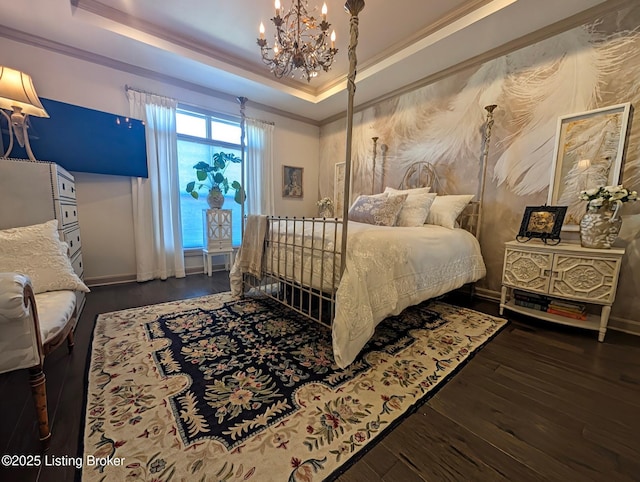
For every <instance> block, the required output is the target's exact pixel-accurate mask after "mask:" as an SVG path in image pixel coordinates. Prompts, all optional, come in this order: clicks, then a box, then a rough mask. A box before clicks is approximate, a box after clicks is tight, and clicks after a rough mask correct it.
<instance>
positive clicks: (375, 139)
mask: <svg viewBox="0 0 640 482" xmlns="http://www.w3.org/2000/svg"><path fill="white" fill-rule="evenodd" d="M378 139H379V137H372V138H371V140H372V141H373V169H372V171H373V174H372V175H371V194H375V193H376V154H377V150H378V149H377V144H378Z"/></svg>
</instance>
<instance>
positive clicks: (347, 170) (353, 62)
mask: <svg viewBox="0 0 640 482" xmlns="http://www.w3.org/2000/svg"><path fill="white" fill-rule="evenodd" d="M344 8H345V10H346V11H347V12H349V14H350V15H351V19H350V22H349V24H350V32H351V38H350V40H349V52H348V54H349V55H348V56H349V75H348V76H347V91H348V94H349V97H348V101H347V148H346V159H345V163H344V191H343V192H344V196H343V199H344V200H343V202H342V220H343V224H342V252H341V260H340V275H342V273H343V272H344V268H345V258H346V255H347V226H348V225H349V223H348V222H347V220H348V219H349V199H350V196H349V194H350V188H351V138H352V135H353V96H354V94H355V92H356V67H357V65H358V58H357V56H356V47H357V46H358V24H359V22H360V20H359V19H358V14H359V13H360V12H361V11H362V9H363V8H364V0H347V2H346V3H345V4H344Z"/></svg>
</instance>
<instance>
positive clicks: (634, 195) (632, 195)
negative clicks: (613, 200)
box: [627, 191, 638, 201]
mask: <svg viewBox="0 0 640 482" xmlns="http://www.w3.org/2000/svg"><path fill="white" fill-rule="evenodd" d="M636 199H638V192H637V191H631V192H630V193H629V195H628V196H627V201H635V200H636Z"/></svg>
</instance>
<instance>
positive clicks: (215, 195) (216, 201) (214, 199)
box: [207, 189, 224, 209]
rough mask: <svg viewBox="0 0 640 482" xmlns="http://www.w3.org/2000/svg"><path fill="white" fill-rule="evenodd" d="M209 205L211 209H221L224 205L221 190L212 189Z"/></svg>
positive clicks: (208, 200) (208, 198) (208, 196)
mask: <svg viewBox="0 0 640 482" xmlns="http://www.w3.org/2000/svg"><path fill="white" fill-rule="evenodd" d="M207 204H209V207H210V208H211V209H220V208H221V207H222V205H223V204H224V194H222V191H220V189H211V190H210V191H209V194H208V195H207Z"/></svg>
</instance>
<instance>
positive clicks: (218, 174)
mask: <svg viewBox="0 0 640 482" xmlns="http://www.w3.org/2000/svg"><path fill="white" fill-rule="evenodd" d="M213 180H214V182H216V183H218V184H222V183H223V182H224V181H225V180H226V179H225V177H224V176H223V175H222V173H221V172H216V173H215V175H214V176H213ZM227 189H228V188H227Z"/></svg>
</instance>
